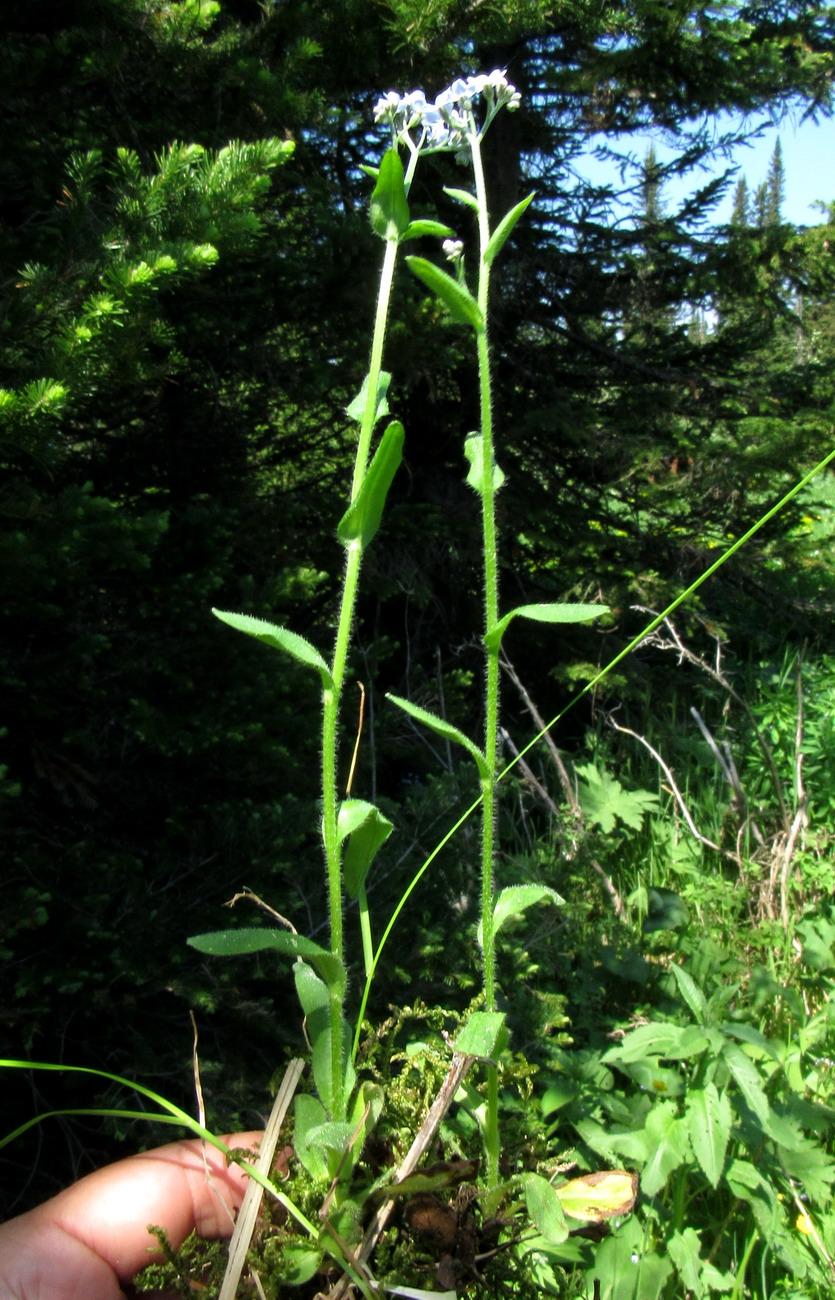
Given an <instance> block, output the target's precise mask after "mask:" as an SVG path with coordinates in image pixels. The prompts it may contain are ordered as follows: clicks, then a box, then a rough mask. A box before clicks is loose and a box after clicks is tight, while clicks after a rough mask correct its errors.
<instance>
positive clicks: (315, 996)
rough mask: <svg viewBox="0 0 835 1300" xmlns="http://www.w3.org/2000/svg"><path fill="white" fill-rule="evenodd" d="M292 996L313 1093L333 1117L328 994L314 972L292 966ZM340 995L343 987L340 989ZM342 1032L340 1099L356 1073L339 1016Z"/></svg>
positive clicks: (346, 1031) (334, 1090)
mask: <svg viewBox="0 0 835 1300" xmlns="http://www.w3.org/2000/svg"><path fill="white" fill-rule="evenodd" d="M293 978H294V979H295V981H296V992H297V993H298V995H299V1002H300V1003H301V1005H302V1010H303V1011H304V1014H305V1024H306V1027H307V1036H308V1038H309V1039H310V1043H311V1046H312V1048H313V1052H312V1065H313V1081H314V1083H315V1084H316V1091H317V1092H318V1093H319V1096H320V1098H321V1100H322V1102H323V1104H324V1106H325V1107H326V1109H327V1110H328V1111H329V1112H330V1114H331V1115H332V1114H333V1111H334V1108H335V1103H336V1098H337V1093H338V1092H339V1089H337V1088H336V1087H335V1086H334V1078H333V1053H332V1051H331V1017H330V996H331V994H330V991H329V989H328V986H327V985H326V984H325V983H324V982H323V981H322V980H320V979H319V976H318V975H317V974H316V973H315V971H313V970H311V968H310V967H309V966H307V965H305V963H304V962H302V961H299V962H296V964H295V966H294V967H293ZM343 991H344V986H343ZM340 1025H341V1028H342V1060H343V1062H344V1070H343V1074H344V1078H343V1092H342V1095H343V1096H347V1095H349V1094H350V1093H351V1092H353V1090H354V1085H355V1083H356V1078H357V1076H356V1072H355V1070H354V1067H353V1065H352V1064H351V1036H350V1031H349V1029H348V1025H347V1024H346V1022H345V1019H344V1017H342V1016H340Z"/></svg>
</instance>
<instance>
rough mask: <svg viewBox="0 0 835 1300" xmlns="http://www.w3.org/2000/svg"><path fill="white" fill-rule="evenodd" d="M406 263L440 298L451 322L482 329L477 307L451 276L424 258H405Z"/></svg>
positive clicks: (470, 296) (481, 320)
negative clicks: (451, 319)
mask: <svg viewBox="0 0 835 1300" xmlns="http://www.w3.org/2000/svg"><path fill="white" fill-rule="evenodd" d="M406 261H407V263H408V264H409V268H410V269H411V270H412V271H414V273H415V275H416V276H417V277H418V279H419V280H422V281H423V283H424V284H425V285H426V287H427V288H428V289H431V290H432V292H433V293H434V294H435V296H436V297H437V298H440V300H441V302H442V303H443V304H444V306H445V307H446V308H447V310H448V311H449V314H450V315H451V316H452V318H453V320H456V321H458V323H459V324H460V325H472V327H473V329H474V330H478V331H481V330H483V329H484V318H483V316H482V314H481V310H480V308H479V305H478V303H477V302H476V300H475V298H474V297H473V296H472V294H471V293H470V292H469V291H468V290H467V289H465V288H464V286H463V284H459V283H458V281H457V280H453V278H452V276H451V275H447V273H446V271H442V270H441V269H440V267H438V266H435V264H434V262H427V260H426V258H425V257H407V258H406Z"/></svg>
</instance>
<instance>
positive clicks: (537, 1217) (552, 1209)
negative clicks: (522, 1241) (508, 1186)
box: [523, 1174, 568, 1245]
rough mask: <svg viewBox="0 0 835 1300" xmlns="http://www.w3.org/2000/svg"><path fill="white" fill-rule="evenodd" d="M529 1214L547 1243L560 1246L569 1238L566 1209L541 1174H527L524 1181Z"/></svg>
mask: <svg viewBox="0 0 835 1300" xmlns="http://www.w3.org/2000/svg"><path fill="white" fill-rule="evenodd" d="M523 1184H524V1188H525V1202H526V1204H527V1207H528V1214H529V1215H530V1216H531V1219H532V1221H533V1223H534V1224H535V1225H536V1227H537V1229H538V1231H539V1232H541V1233H542V1235H543V1237H544V1238H545V1239H546V1241H551V1242H554V1243H555V1244H556V1245H559V1243H560V1242H561V1241H565V1239H566V1237H567V1236H568V1224H567V1223H566V1221H565V1211H564V1207H563V1206H562V1204H561V1202H560V1198H559V1195H558V1194H557V1192H556V1191H555V1190H554V1188H553V1187H552V1186H551V1184H550V1183H549V1182H548V1179H547V1178H542V1177H541V1175H539V1174H525V1176H524V1180H523Z"/></svg>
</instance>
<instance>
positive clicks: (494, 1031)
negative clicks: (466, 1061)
mask: <svg viewBox="0 0 835 1300" xmlns="http://www.w3.org/2000/svg"><path fill="white" fill-rule="evenodd" d="M506 1041H507V1031H506V1029H505V1027H504V1012H502V1011H474V1012H473V1013H472V1015H471V1016H470V1017H469V1019H468V1020H467V1023H466V1025H465V1026H464V1028H463V1029H462V1030H461V1032H460V1033H459V1035H458V1037H457V1038H456V1040H455V1050H456V1052H460V1053H461V1054H462V1055H463V1056H476V1057H478V1059H479V1060H480V1061H493V1060H495V1058H496V1057H497V1056H498V1055H499V1054H500V1052H501V1051H502V1049H503V1047H504V1045H505V1042H506Z"/></svg>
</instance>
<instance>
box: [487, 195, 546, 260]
mask: <svg viewBox="0 0 835 1300" xmlns="http://www.w3.org/2000/svg"><path fill="white" fill-rule="evenodd" d="M535 198H536V194H529V195H528V197H527V198H526V199H522V202H521V203H517V204H516V207H515V208H511V209H510V212H508V213H507V215H506V216H504V217H503V218H502V220H501V221H500V222H499V224H498V225H497V226H496V229H495V230H494V231H493V233H492V235H491V236H490V239H489V241H488V244H487V247H486V248H485V250H484V260H485V262H486V263H487V265H488V266H490V265H491V264H492V262H494V261H495V259H496V257H497V255H498V254H499V252H500V251H501V249H502V248H503V247H504V245H505V243H506V241H507V240H508V239H509V237H510V235H511V234H512V233H513V228H514V226H515V225H516V223H517V221H518V220H519V218H520V217H521V216H522V214H523V212H525V211H527V209H528V207H529V206H530V204H531V203H532V202H533V200H534V199H535Z"/></svg>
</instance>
